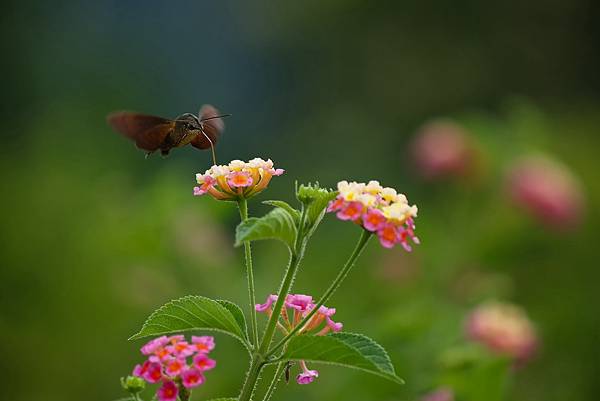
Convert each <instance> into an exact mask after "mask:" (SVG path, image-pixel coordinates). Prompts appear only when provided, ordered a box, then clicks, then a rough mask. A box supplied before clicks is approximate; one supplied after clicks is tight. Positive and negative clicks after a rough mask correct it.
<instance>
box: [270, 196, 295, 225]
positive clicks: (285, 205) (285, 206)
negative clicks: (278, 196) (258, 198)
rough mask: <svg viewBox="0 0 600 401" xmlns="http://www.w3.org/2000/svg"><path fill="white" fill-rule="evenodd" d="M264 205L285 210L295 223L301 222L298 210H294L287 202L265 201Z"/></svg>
mask: <svg viewBox="0 0 600 401" xmlns="http://www.w3.org/2000/svg"><path fill="white" fill-rule="evenodd" d="M263 203H264V204H265V205H269V206H273V207H278V208H281V209H283V210H285V211H286V212H288V213H289V214H290V216H292V218H293V219H294V221H295V222H298V221H300V211H299V210H297V209H294V208H293V207H292V206H291V205H290V204H289V203H287V202H284V201H280V200H266V201H263Z"/></svg>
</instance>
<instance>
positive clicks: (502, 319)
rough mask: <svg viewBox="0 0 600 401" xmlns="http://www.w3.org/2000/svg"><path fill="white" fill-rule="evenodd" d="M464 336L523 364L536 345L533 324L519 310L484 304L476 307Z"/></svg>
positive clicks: (521, 310) (494, 303)
mask: <svg viewBox="0 0 600 401" xmlns="http://www.w3.org/2000/svg"><path fill="white" fill-rule="evenodd" d="M466 332H467V336H468V337H469V338H470V339H472V340H474V341H477V342H479V343H482V344H484V345H486V346H487V347H488V348H490V349H491V350H493V351H495V352H497V353H500V354H504V355H508V356H510V357H512V358H514V359H515V360H516V361H518V362H525V361H526V360H528V359H529V358H530V357H531V356H532V355H533V353H534V351H535V350H536V348H537V345H538V339H537V335H536V333H535V329H534V327H533V323H532V322H531V321H530V320H529V318H528V317H527V315H526V313H525V311H523V309H521V308H520V307H518V306H515V305H511V304H503V303H497V302H493V303H487V304H484V305H481V306H479V307H477V308H476V309H475V310H474V311H473V312H471V314H470V315H469V317H468V318H467V322H466Z"/></svg>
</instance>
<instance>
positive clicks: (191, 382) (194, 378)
mask: <svg viewBox="0 0 600 401" xmlns="http://www.w3.org/2000/svg"><path fill="white" fill-rule="evenodd" d="M204 380H205V378H204V375H203V374H202V372H201V371H200V370H198V369H195V368H189V369H187V370H185V371H184V372H183V373H182V374H181V382H182V383H183V385H184V387H185V388H194V387H198V386H199V385H201V384H202V383H204Z"/></svg>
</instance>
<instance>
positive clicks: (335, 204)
mask: <svg viewBox="0 0 600 401" xmlns="http://www.w3.org/2000/svg"><path fill="white" fill-rule="evenodd" d="M343 206H344V199H343V198H339V197H338V198H337V199H334V200H332V201H331V202H329V206H327V212H337V211H338V210H340V209H341V208H342V207H343Z"/></svg>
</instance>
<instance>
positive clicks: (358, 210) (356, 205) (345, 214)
mask: <svg viewBox="0 0 600 401" xmlns="http://www.w3.org/2000/svg"><path fill="white" fill-rule="evenodd" d="M363 209H364V206H363V204H362V203H360V202H348V203H347V204H346V205H345V206H344V207H343V209H341V210H340V211H339V212H337V217H338V219H340V220H352V221H357V220H360V218H361V216H362V213H363Z"/></svg>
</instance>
